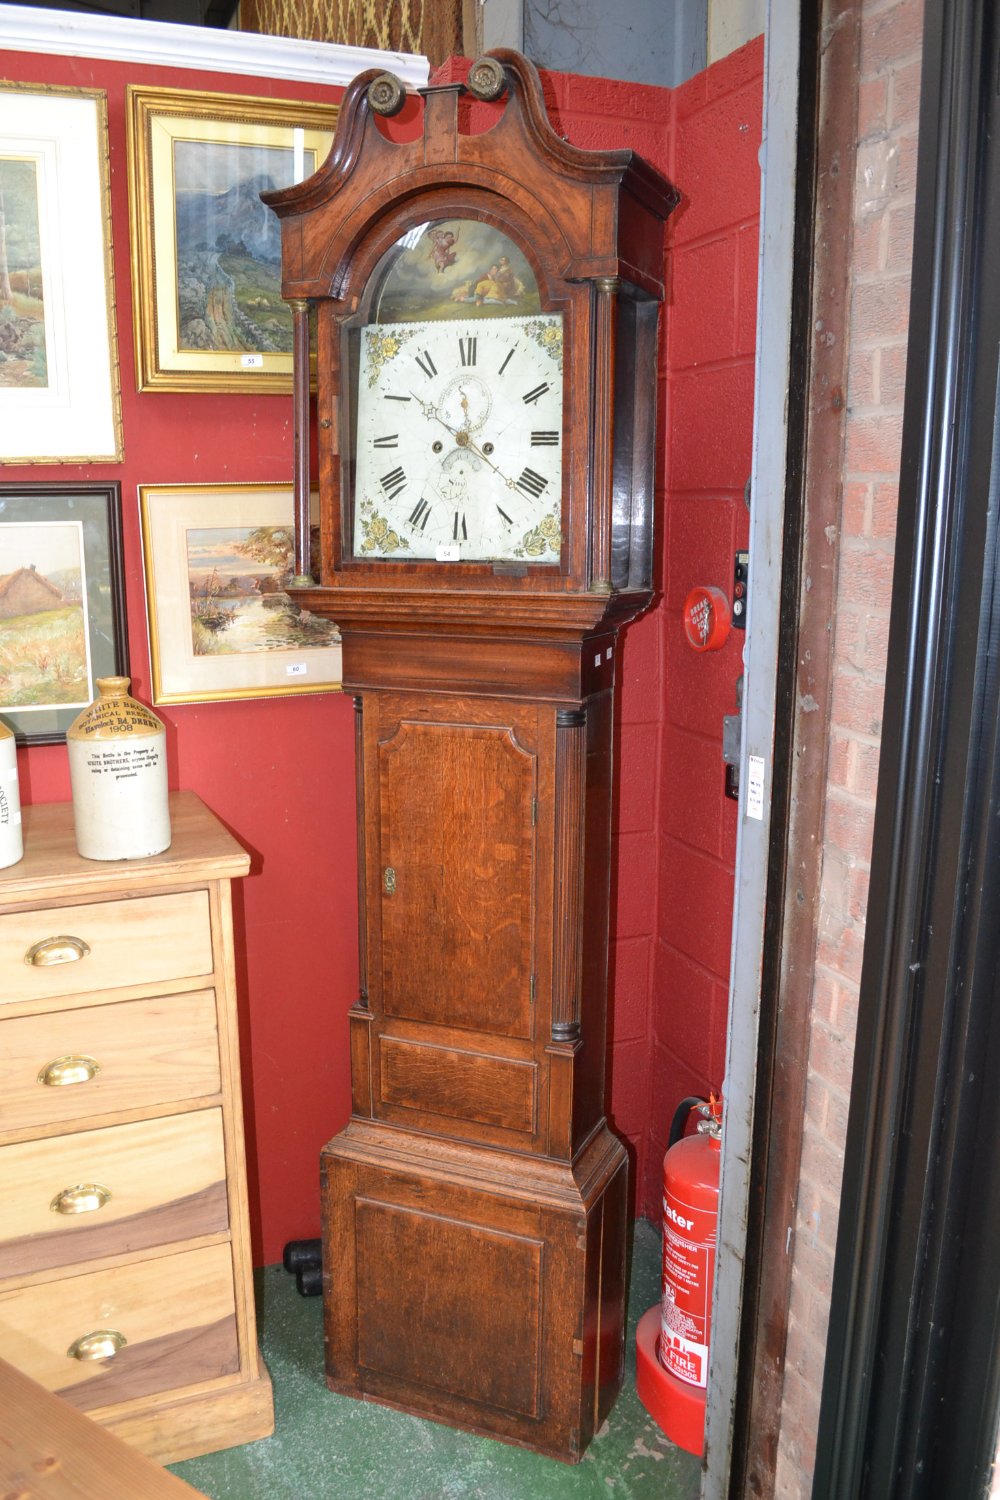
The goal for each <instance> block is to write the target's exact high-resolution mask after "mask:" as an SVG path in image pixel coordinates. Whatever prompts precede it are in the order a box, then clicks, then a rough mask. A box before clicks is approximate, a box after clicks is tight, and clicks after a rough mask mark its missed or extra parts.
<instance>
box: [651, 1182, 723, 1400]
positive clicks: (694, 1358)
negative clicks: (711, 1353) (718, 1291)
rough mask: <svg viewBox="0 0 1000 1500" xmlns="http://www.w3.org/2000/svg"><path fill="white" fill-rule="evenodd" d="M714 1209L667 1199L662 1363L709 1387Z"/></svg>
mask: <svg viewBox="0 0 1000 1500" xmlns="http://www.w3.org/2000/svg"><path fill="white" fill-rule="evenodd" d="M715 1237H716V1214H715V1210H714V1209H705V1208H698V1207H696V1206H695V1205H694V1204H691V1203H685V1202H684V1201H683V1199H681V1198H678V1197H676V1196H675V1195H674V1194H673V1193H672V1192H667V1194H666V1195H665V1196H664V1199H663V1304H662V1308H661V1316H660V1361H661V1363H662V1364H663V1365H664V1367H665V1368H666V1369H667V1370H669V1371H670V1373H671V1375H676V1376H677V1378H678V1380H684V1381H687V1383H688V1385H701V1386H704V1385H707V1384H708V1330H709V1320H710V1317H711V1310H712V1276H713V1272H714V1269H715Z"/></svg>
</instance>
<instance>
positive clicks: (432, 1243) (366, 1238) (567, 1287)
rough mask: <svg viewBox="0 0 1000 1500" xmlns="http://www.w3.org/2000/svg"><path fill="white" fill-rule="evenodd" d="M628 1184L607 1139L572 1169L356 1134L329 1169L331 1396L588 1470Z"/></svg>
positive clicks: (343, 1142)
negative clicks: (377, 1404)
mask: <svg viewBox="0 0 1000 1500" xmlns="http://www.w3.org/2000/svg"><path fill="white" fill-rule="evenodd" d="M627 1177H628V1166H627V1160H626V1156H625V1151H624V1148H623V1147H622V1145H621V1143H620V1142H619V1141H617V1140H616V1139H615V1138H614V1137H613V1136H612V1135H611V1134H610V1132H608V1130H607V1129H606V1127H604V1126H602V1127H600V1128H599V1129H598V1131H596V1132H595V1134H594V1136H593V1138H592V1139H591V1141H590V1142H589V1143H588V1145H587V1147H586V1148H585V1150H584V1151H583V1152H581V1153H580V1155H579V1156H578V1158H577V1160H576V1161H575V1163H573V1164H570V1163H556V1162H550V1161H544V1160H539V1159H538V1158H531V1157H515V1156H512V1155H511V1153H509V1152H502V1151H495V1150H491V1149H489V1148H485V1147H481V1146H469V1145H463V1144H459V1143H456V1142H448V1141H444V1140H439V1139H434V1138H433V1137H429V1136H426V1135H418V1134H412V1133H406V1132H403V1131H399V1130H393V1129H391V1128H386V1127H384V1126H380V1125H377V1124H368V1123H365V1124H362V1123H361V1122H359V1121H352V1123H351V1124H350V1125H349V1126H348V1127H347V1128H346V1130H344V1131H343V1132H341V1134H340V1135H339V1136H337V1137H336V1138H335V1139H334V1140H333V1141H331V1142H330V1144H329V1145H328V1146H327V1147H326V1148H325V1150H324V1152H323V1156H322V1184H323V1215H324V1218H323V1226H324V1243H325V1248H326V1255H327V1264H328V1266H329V1268H330V1275H331V1279H333V1280H335V1281H336V1283H337V1287H338V1296H337V1297H336V1298H335V1299H333V1298H331V1299H329V1300H328V1302H327V1307H326V1374H327V1383H328V1385H329V1386H330V1388H331V1389H332V1390H335V1391H337V1392H339V1393H341V1394H344V1395H353V1396H363V1397H365V1398H367V1399H369V1400H375V1401H381V1402H384V1403H386V1404H387V1405H390V1406H397V1407H401V1408H403V1409H404V1410H407V1411H411V1412H412V1411H416V1412H419V1413H420V1414H421V1415H424V1416H428V1417H433V1418H434V1419H436V1420H438V1421H443V1422H448V1423H450V1424H452V1425H455V1426H459V1427H463V1428H467V1429H471V1430H473V1431H477V1432H481V1433H484V1434H487V1435H490V1436H494V1437H498V1438H502V1439H504V1440H506V1441H508V1442H514V1443H519V1444H521V1445H523V1446H525V1447H529V1448H532V1449H535V1450H537V1451H539V1452H543V1453H548V1454H549V1455H550V1456H552V1457H554V1458H559V1459H563V1460H564V1461H569V1462H574V1461H576V1460H577V1459H579V1458H580V1457H581V1455H582V1453H583V1451H584V1449H585V1448H586V1446H587V1443H588V1442H589V1440H590V1438H591V1437H592V1436H593V1434H594V1432H595V1431H596V1430H597V1428H598V1427H599V1426H600V1424H601V1423H602V1422H603V1420H604V1418H605V1417H606V1416H607V1414H608V1412H609V1411H610V1409H611V1406H612V1404H613V1402H614V1399H615V1397H616V1396H617V1394H618V1391H619V1389H620V1387H621V1381H622V1373H623V1368H624V1358H623V1341H624V1290H625V1287H624V1282H625V1223H626V1213H625V1211H626V1194H627ZM403 1267H405V1272H404V1271H403V1269H402V1268H403Z"/></svg>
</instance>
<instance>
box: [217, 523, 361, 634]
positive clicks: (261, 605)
mask: <svg viewBox="0 0 1000 1500" xmlns="http://www.w3.org/2000/svg"><path fill="white" fill-rule="evenodd" d="M293 546H294V535H293V532H292V528H291V527H290V526H253V527H209V528H206V527H198V528H195V529H192V530H190V531H188V533H187V566H188V580H189V588H190V595H191V649H192V652H193V653H194V655H195V656H216V655H225V654H229V653H232V652H241V651H297V650H300V649H301V648H302V647H303V646H332V645H335V644H336V642H337V641H338V640H339V635H338V633H337V628H336V626H335V625H331V624H330V622H329V621H328V620H324V619H322V618H321V617H320V616H319V615H311V614H309V613H308V612H307V611H305V610H301V609H299V607H298V605H297V604H296V603H295V601H294V598H293V596H292V595H290V594H289V593H287V592H286V588H287V585H288V583H289V581H290V579H291V577H292V572H293Z"/></svg>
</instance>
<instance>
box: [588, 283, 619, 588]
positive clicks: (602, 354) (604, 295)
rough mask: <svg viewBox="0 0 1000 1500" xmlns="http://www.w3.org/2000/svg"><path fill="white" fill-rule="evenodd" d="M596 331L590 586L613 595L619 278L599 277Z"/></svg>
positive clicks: (596, 285)
mask: <svg viewBox="0 0 1000 1500" xmlns="http://www.w3.org/2000/svg"><path fill="white" fill-rule="evenodd" d="M594 285H595V287H596V288H597V318H596V331H595V344H596V350H595V354H596V358H595V362H594V368H595V370H596V372H597V374H596V382H595V391H594V467H593V486H594V511H593V515H594V520H593V531H592V533H591V539H590V549H591V550H590V580H591V582H590V586H591V588H592V589H593V590H594V591H595V592H596V593H602V594H609V593H610V592H611V510H612V505H613V500H614V497H613V494H612V490H613V465H614V452H615V336H616V332H617V324H618V291H619V288H620V287H621V281H620V280H619V278H618V277H617V276H600V277H598V278H597V280H596V281H595V283H594Z"/></svg>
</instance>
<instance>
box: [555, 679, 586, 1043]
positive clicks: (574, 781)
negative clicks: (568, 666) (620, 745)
mask: <svg viewBox="0 0 1000 1500" xmlns="http://www.w3.org/2000/svg"><path fill="white" fill-rule="evenodd" d="M586 771H587V715H586V713H585V712H584V711H583V710H582V709H566V708H561V709H559V710H557V712H556V789H555V791H556V795H555V872H554V873H555V895H554V902H553V907H554V909H553V913H552V936H553V948H552V1040H553V1041H554V1042H575V1041H576V1040H577V1038H578V1037H579V1035H580V984H581V973H582V965H581V945H582V937H583V933H582V930H581V925H580V924H581V919H582V916H583V838H584V826H585V823H586V819H585V817H584V800H585V790H586V785H585V778H586Z"/></svg>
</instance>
